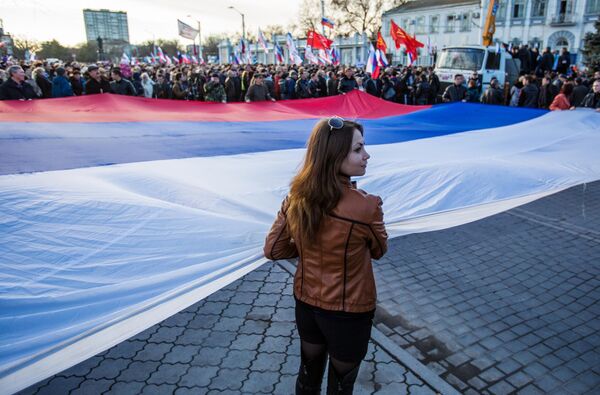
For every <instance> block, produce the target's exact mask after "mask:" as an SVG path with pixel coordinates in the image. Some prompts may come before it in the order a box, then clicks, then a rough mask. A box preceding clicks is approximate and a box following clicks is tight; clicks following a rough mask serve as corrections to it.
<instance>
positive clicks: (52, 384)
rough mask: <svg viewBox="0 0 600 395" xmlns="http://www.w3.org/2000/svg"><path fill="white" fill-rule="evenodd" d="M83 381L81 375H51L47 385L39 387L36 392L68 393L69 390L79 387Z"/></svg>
mask: <svg viewBox="0 0 600 395" xmlns="http://www.w3.org/2000/svg"><path fill="white" fill-rule="evenodd" d="M83 381H84V378H83V377H77V376H71V377H60V376H57V377H53V378H52V379H51V380H50V381H49V382H48V384H47V385H45V386H43V387H41V388H40V389H39V391H37V392H36V394H39V395H55V394H60V393H68V392H69V391H71V390H74V389H75V388H77V387H79V385H80V384H81V383H82V382H83Z"/></svg>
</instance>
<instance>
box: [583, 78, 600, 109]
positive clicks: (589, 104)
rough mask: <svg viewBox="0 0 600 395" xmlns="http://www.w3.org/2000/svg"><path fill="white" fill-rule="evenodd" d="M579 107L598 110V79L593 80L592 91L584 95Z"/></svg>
mask: <svg viewBox="0 0 600 395" xmlns="http://www.w3.org/2000/svg"><path fill="white" fill-rule="evenodd" d="M580 107H586V108H594V109H596V111H600V80H596V81H594V83H593V84H592V91H591V92H590V93H588V94H587V95H585V97H584V98H583V101H582V102H581V104H580Z"/></svg>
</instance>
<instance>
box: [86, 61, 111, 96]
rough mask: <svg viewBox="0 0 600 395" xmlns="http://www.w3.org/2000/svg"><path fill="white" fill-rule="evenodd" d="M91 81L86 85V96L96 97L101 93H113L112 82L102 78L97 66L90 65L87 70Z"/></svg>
mask: <svg viewBox="0 0 600 395" xmlns="http://www.w3.org/2000/svg"><path fill="white" fill-rule="evenodd" d="M87 72H88V75H89V79H88V80H87V81H86V83H85V85H84V93H85V94H86V95H95V94H99V93H111V92H112V90H111V89H110V82H108V81H107V80H105V79H104V78H102V76H101V75H100V72H99V70H98V66H96V65H95V64H92V65H89V66H88V68H87Z"/></svg>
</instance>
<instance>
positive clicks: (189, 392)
mask: <svg viewBox="0 0 600 395" xmlns="http://www.w3.org/2000/svg"><path fill="white" fill-rule="evenodd" d="M208 392H209V390H208V388H202V387H194V388H188V387H179V388H177V389H176V390H175V392H174V393H173V395H206V394H208Z"/></svg>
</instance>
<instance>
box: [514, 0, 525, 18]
mask: <svg viewBox="0 0 600 395" xmlns="http://www.w3.org/2000/svg"><path fill="white" fill-rule="evenodd" d="M511 17H512V18H513V19H523V18H524V17H525V0H513V5H512V12H511Z"/></svg>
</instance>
